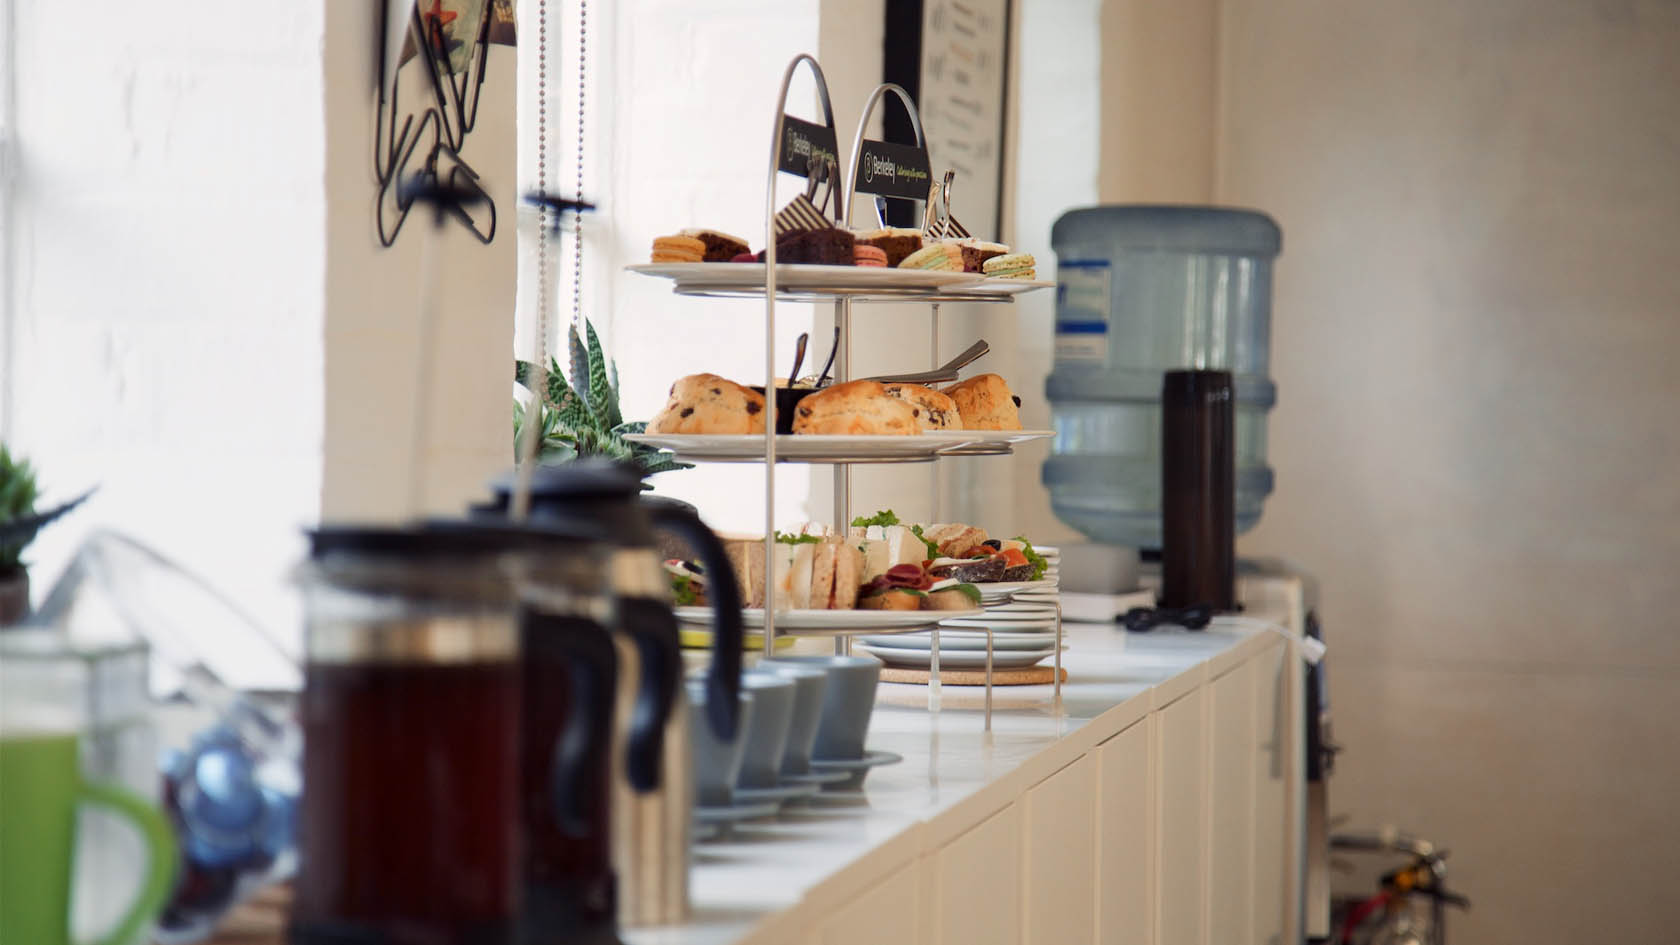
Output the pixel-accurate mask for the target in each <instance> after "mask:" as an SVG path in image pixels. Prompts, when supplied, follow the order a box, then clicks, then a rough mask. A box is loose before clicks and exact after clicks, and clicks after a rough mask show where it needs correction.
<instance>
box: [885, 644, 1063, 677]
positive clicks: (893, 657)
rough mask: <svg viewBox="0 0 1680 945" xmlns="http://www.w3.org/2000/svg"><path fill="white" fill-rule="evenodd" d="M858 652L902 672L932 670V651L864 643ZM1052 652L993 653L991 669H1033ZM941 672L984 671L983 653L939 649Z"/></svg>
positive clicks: (994, 651)
mask: <svg viewBox="0 0 1680 945" xmlns="http://www.w3.org/2000/svg"><path fill="white" fill-rule="evenodd" d="M857 648H858V649H860V650H862V651H864V652H865V653H868V654H870V655H871V656H875V657H878V658H879V659H880V660H881V662H883V663H886V664H887V665H888V666H896V667H899V668H901V669H931V668H932V667H933V651H931V650H903V649H895V648H893V647H887V646H870V645H869V644H867V643H860V644H858V647H857ZM1054 653H1055V649H1054V648H1052V649H1048V650H1042V651H1038V652H1033V651H1015V650H993V651H992V669H994V670H998V669H1025V668H1027V667H1028V666H1036V665H1038V664H1039V663H1040V662H1043V661H1044V660H1046V659H1048V658H1049V657H1050V656H1052V655H1054ZM939 668H940V669H985V668H986V652H985V650H979V651H974V650H951V649H948V648H946V647H944V646H941V647H940V648H939Z"/></svg>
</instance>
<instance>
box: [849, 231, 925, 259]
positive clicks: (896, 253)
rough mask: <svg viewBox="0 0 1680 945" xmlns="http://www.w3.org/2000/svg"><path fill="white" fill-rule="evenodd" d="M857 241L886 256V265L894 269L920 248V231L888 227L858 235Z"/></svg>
mask: <svg viewBox="0 0 1680 945" xmlns="http://www.w3.org/2000/svg"><path fill="white" fill-rule="evenodd" d="M857 241H858V242H859V243H862V244H864V245H865V246H873V247H875V248H877V249H879V250H880V251H881V252H883V253H886V254H887V265H888V266H889V267H896V266H897V265H898V264H899V263H901V262H903V261H904V259H905V257H907V256H909V255H910V254H911V253H913V252H915V251H916V250H918V249H921V248H922V231H921V230H912V229H909V228H907V227H898V226H889V227H882V228H881V229H878V230H870V231H868V232H863V233H859V234H858V235H857Z"/></svg>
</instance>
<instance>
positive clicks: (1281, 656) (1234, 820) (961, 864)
mask: <svg viewBox="0 0 1680 945" xmlns="http://www.w3.org/2000/svg"><path fill="white" fill-rule="evenodd" d="M1250 649H1251V652H1250V653H1248V654H1247V655H1246V657H1245V658H1244V659H1242V660H1240V661H1233V662H1231V663H1230V664H1228V665H1223V666H1219V667H1211V666H1204V667H1202V669H1203V670H1204V671H1205V672H1204V673H1203V674H1202V678H1200V679H1196V680H1192V681H1190V682H1188V683H1185V684H1181V685H1180V686H1178V687H1177V688H1176V690H1175V691H1171V692H1169V693H1167V694H1166V695H1165V696H1162V695H1161V693H1160V692H1152V693H1150V696H1151V697H1152V698H1159V703H1160V704H1152V705H1151V706H1150V707H1149V708H1148V709H1147V711H1143V712H1141V713H1140V712H1138V711H1137V709H1136V707H1133V709H1132V714H1133V715H1135V716H1136V717H1134V718H1130V719H1129V720H1126V721H1124V722H1123V724H1119V725H1118V728H1119V730H1118V731H1117V732H1115V733H1114V734H1112V735H1108V736H1107V737H1105V738H1103V740H1101V741H1100V742H1098V743H1097V744H1095V745H1094V746H1093V747H1090V748H1089V749H1087V750H1085V751H1083V752H1080V753H1079V754H1077V755H1075V756H1074V757H1072V758H1071V759H1070V760H1068V761H1067V762H1066V763H1065V764H1062V765H1060V766H1059V767H1057V768H1056V770H1054V771H1052V772H1050V773H1048V774H1046V775H1044V776H1043V777H1041V778H1037V779H1035V780H1033V781H1031V782H1030V783H1027V784H1024V785H1023V786H1022V787H1021V788H1020V789H1019V792H1018V793H1017V794H1016V796H1015V797H1014V799H1013V800H1012V801H1011V802H1010V803H1008V804H1006V805H1005V806H1003V807H1002V808H1001V809H999V810H997V811H996V812H995V813H991V814H989V815H987V816H985V817H984V819H983V820H981V821H980V822H979V823H977V824H976V825H974V826H972V827H970V828H968V829H966V830H963V831H961V832H959V833H957V834H956V835H955V836H954V837H951V838H949V839H948V840H945V841H944V842H942V843H940V844H939V845H938V846H937V847H936V848H934V849H930V850H926V851H924V852H923V853H922V854H921V855H920V856H919V857H918V858H917V859H916V860H915V861H914V862H912V863H911V864H910V865H908V866H904V867H902V868H900V869H899V870H897V871H896V872H895V873H893V874H892V876H891V877H890V878H888V879H887V880H885V881H883V882H881V883H879V884H877V885H875V886H873V887H871V888H870V889H868V890H867V891H865V892H863V893H861V894H859V895H857V896H856V897H855V898H853V899H851V900H850V901H848V902H847V903H845V904H844V905H842V906H840V907H838V908H836V909H834V910H832V911H831V912H830V914H829V915H828V916H827V917H826V918H825V919H823V920H822V921H821V923H820V932H819V934H817V935H816V936H815V937H814V938H812V939H810V940H809V941H810V943H811V945H849V943H864V942H867V943H900V942H903V943H925V942H938V943H940V945H1069V943H1087V942H1089V943H1101V945H1281V942H1282V941H1283V940H1284V938H1283V936H1284V931H1285V927H1286V922H1287V921H1288V915H1289V911H1290V910H1289V909H1288V907H1287V905H1286V902H1285V899H1284V897H1285V895H1286V890H1287V889H1288V888H1289V884H1288V883H1287V882H1286V876H1287V874H1288V873H1289V871H1290V870H1291V869H1293V865H1292V862H1291V854H1292V851H1291V849H1290V847H1289V845H1288V844H1287V843H1286V842H1285V838H1286V837H1287V836H1288V831H1289V830H1291V829H1292V828H1291V827H1290V824H1291V822H1292V821H1291V817H1292V813H1291V810H1290V796H1291V794H1290V790H1291V788H1290V781H1289V779H1288V777H1287V774H1288V770H1289V768H1288V766H1289V764H1290V761H1289V754H1290V753H1289V752H1288V751H1287V750H1286V749H1287V747H1288V745H1289V739H1288V737H1287V735H1288V728H1287V727H1286V726H1287V725H1288V724H1289V719H1290V718H1291V716H1290V714H1289V712H1288V711H1287V708H1286V703H1285V698H1286V695H1287V692H1286V686H1287V685H1288V676H1287V673H1286V668H1287V663H1286V659H1285V657H1286V652H1287V650H1288V647H1287V645H1286V644H1285V642H1284V641H1283V640H1282V639H1281V638H1277V637H1270V638H1265V639H1264V640H1263V642H1262V644H1261V645H1259V646H1256V647H1252V648H1250ZM1120 708H1121V709H1124V708H1126V707H1124V706H1122V707H1120ZM1121 717H1122V718H1124V717H1125V713H1122V714H1121ZM1102 721H1103V720H1102V719H1101V718H1099V719H1097V720H1094V721H1093V722H1092V723H1091V724H1093V725H1096V724H1100V723H1101V722H1102ZM935 825H936V826H937V821H936V822H935ZM934 832H936V833H937V832H938V831H937V830H936V831H934Z"/></svg>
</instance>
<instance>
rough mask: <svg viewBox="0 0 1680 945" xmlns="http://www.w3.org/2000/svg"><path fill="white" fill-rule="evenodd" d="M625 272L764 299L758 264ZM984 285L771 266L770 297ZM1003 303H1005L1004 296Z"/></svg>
mask: <svg viewBox="0 0 1680 945" xmlns="http://www.w3.org/2000/svg"><path fill="white" fill-rule="evenodd" d="M625 268H627V269H628V270H630V271H631V272H639V273H641V274H643V275H647V276H655V277H658V278H663V279H670V280H671V281H672V282H673V283H674V285H673V286H672V290H673V291H675V292H677V293H679V294H682V295H725V296H731V295H760V296H762V295H763V294H764V279H765V266H764V264H763V263H644V264H642V265H638V266H626V267H625ZM1000 281H1003V280H997V279H991V280H988V279H987V278H986V277H984V276H982V275H981V274H979V273H977V272H931V271H928V270H925V269H887V268H884V267H880V268H878V267H871V266H807V265H800V264H796V263H778V264H777V265H776V294H777V295H779V296H780V295H785V296H789V297H797V298H805V297H819V296H821V297H832V298H842V297H865V298H911V299H916V298H926V297H929V296H938V295H942V294H945V293H952V294H962V295H967V294H969V293H968V290H969V289H970V288H971V287H974V286H978V285H981V284H985V283H989V282H991V283H995V282H1000ZM1003 298H1007V296H1004V297H1003Z"/></svg>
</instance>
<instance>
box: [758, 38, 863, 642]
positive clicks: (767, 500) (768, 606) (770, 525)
mask: <svg viewBox="0 0 1680 945" xmlns="http://www.w3.org/2000/svg"><path fill="white" fill-rule="evenodd" d="M801 63H803V64H805V65H807V66H809V67H810V69H811V77H812V78H813V79H815V80H816V82H817V97H818V99H819V100H820V101H821V103H822V111H823V123H824V124H826V125H827V126H828V128H829V130H830V131H833V130H834V106H833V104H832V103H831V102H830V101H829V97H828V82H827V80H825V79H824V78H823V71H822V66H820V65H818V64H817V60H816V59H815V58H814V57H813V56H811V55H810V54H809V53H800V54H799V55H797V56H795V57H793V61H792V62H790V63H788V65H787V70H786V71H784V72H783V73H782V88H781V91H780V92H779V93H778V94H777V95H776V123H775V130H774V133H772V134H771V136H770V169H769V173H768V174H767V175H766V177H765V181H764V393H765V397H764V655H765V656H766V657H770V656H772V655H774V654H775V646H776V173H777V171H778V170H779V168H780V165H781V161H780V156H781V150H782V132H783V130H784V127H785V125H786V121H787V96H788V88H789V87H790V86H791V85H792V84H793V74H794V72H795V71H797V70H798V69H799V66H800V64H801ZM836 137H838V135H836ZM841 304H845V303H836V306H837V307H838V306H839V305H841ZM841 344H842V345H844V344H845V339H844V337H842V339H841ZM845 366H846V365H845V364H844V359H843V358H842V364H841V366H840V368H839V369H840V370H844V368H845ZM836 468H837V469H838V468H842V467H836ZM837 475H838V474H837Z"/></svg>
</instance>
